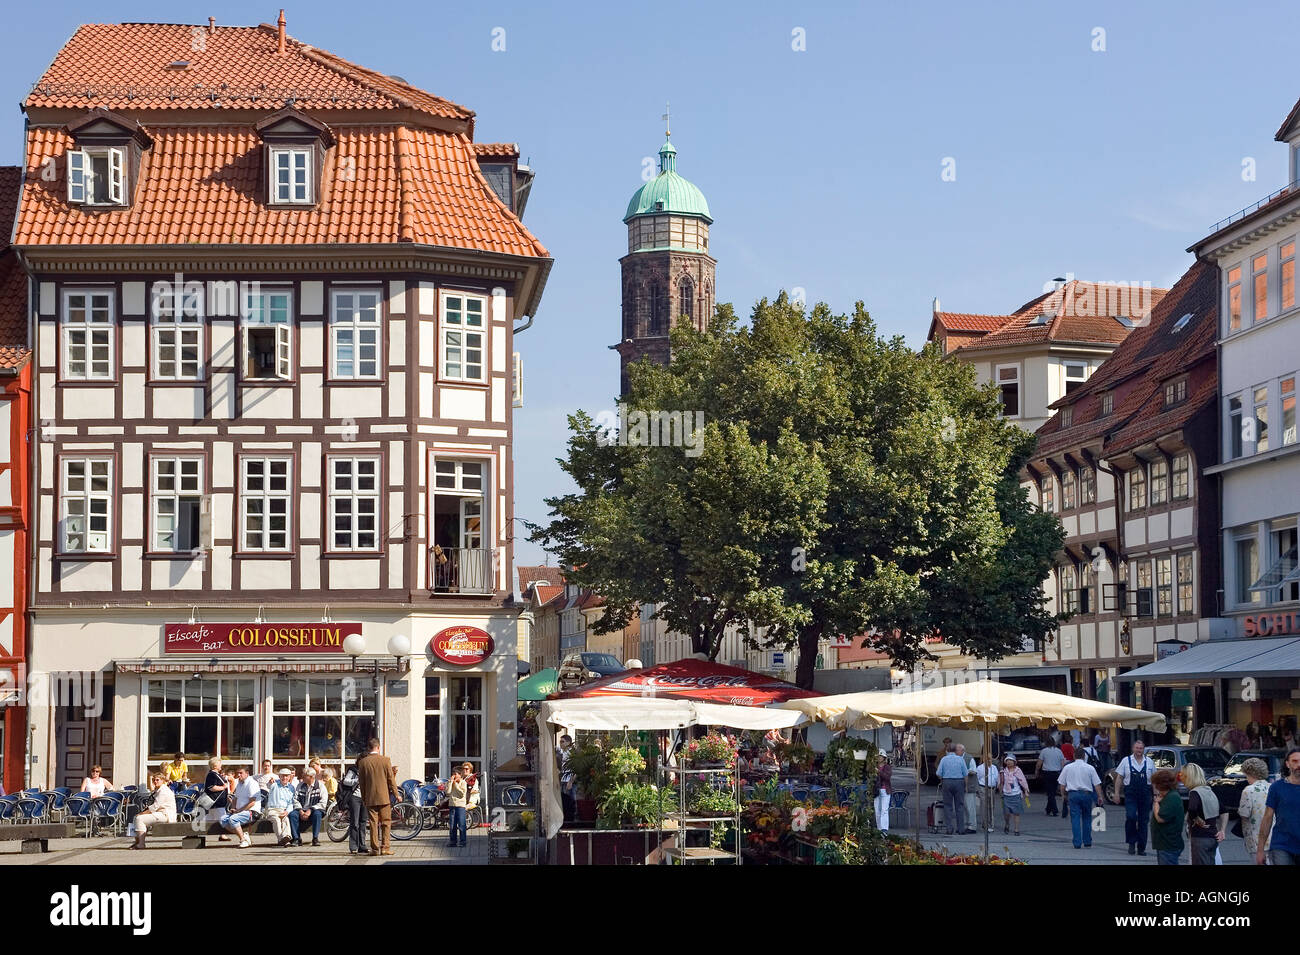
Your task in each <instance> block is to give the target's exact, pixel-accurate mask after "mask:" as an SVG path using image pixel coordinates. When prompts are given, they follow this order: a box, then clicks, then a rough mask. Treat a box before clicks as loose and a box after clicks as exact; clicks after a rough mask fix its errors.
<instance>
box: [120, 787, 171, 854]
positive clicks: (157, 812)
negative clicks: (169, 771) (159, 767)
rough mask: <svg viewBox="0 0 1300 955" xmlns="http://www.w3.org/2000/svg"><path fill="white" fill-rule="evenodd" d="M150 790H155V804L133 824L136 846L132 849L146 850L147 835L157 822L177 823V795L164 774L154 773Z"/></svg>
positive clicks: (150, 805)
mask: <svg viewBox="0 0 1300 955" xmlns="http://www.w3.org/2000/svg"><path fill="white" fill-rule="evenodd" d="M149 788H150V789H151V790H153V802H152V803H150V804H149V807H148V808H147V809H145V811H144V812H142V813H139V814H138V815H137V816H136V817H135V821H134V822H132V823H131V824H132V825H133V826H135V845H133V846H132V847H131V848H132V849H143V848H145V844H144V838H145V835H146V834H147V833H148V832H149V827H150V826H151V825H153V824H154V823H155V822H175V821H176V794H175V793H173V792H172V788H171V787H170V786H168V785H167V777H166V776H165V775H164V774H163V773H154V774H153V775H152V776H150V777H149Z"/></svg>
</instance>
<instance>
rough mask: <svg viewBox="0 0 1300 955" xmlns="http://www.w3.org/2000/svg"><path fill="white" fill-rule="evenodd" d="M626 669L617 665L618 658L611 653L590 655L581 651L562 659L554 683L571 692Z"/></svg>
mask: <svg viewBox="0 0 1300 955" xmlns="http://www.w3.org/2000/svg"><path fill="white" fill-rule="evenodd" d="M626 669H627V667H625V666H623V664H621V663H619V661H618V657H616V656H614V654H612V653H592V652H590V651H586V650H583V651H581V652H579V653H570V654H569V655H568V656H567V657H565V658H564V660H563V661H562V662H561V663H560V667H559V673H558V675H557V676H556V682H558V683H559V685H560V689H561V690H572V689H574V688H575V687H579V686H582V684H584V683H590V682H591V681H592V680H599V679H600V678H601V677H603V676H614V675H615V674H617V673H622V672H623V671H624V670H626Z"/></svg>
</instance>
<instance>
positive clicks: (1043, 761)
mask: <svg viewBox="0 0 1300 955" xmlns="http://www.w3.org/2000/svg"><path fill="white" fill-rule="evenodd" d="M1064 768H1065V753H1063V752H1061V747H1059V746H1057V745H1056V740H1055V739H1052V738H1049V739H1048V741H1047V745H1046V746H1044V747H1043V748H1042V749H1040V750H1039V751H1038V762H1037V764H1036V765H1035V769H1036V771H1037V772H1038V775H1039V776H1041V777H1042V779H1043V790H1044V791H1045V792H1046V793H1047V810H1046V812H1047V815H1049V816H1059V815H1060V814H1061V811H1060V810H1059V809H1057V808H1056V781H1057V779H1058V778H1059V777H1060V775H1061V770H1063V769H1064Z"/></svg>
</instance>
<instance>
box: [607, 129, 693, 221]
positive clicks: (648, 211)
mask: <svg viewBox="0 0 1300 955" xmlns="http://www.w3.org/2000/svg"><path fill="white" fill-rule="evenodd" d="M676 165H677V150H676V149H674V148H673V144H672V143H671V142H667V141H665V142H664V144H663V145H662V146H660V147H659V175H657V176H655V177H654V178H653V179H651V180H650V181H649V182H647V183H646V184H645V185H644V186H642V187H641V188H640V189H638V190H637V191H636V193H635V195H633V196H632V201H631V202H629V203H628V204H627V215H625V216H623V221H624V222H627V221H629V220H630V219H632V218H634V217H636V216H653V215H677V216H698V217H699V218H701V219H703V220H704V221H705V222H710V223H711V222H713V217H712V216H711V215H709V204H708V202H706V201H705V199H704V193H702V192H700V190H699V189H698V188H697V187H696V186H695V184H694V183H693V182H691V181H690V180H688V179H683V178H682V177H681V176H679V175H677V171H676V169H675V168H674V167H675V166H676Z"/></svg>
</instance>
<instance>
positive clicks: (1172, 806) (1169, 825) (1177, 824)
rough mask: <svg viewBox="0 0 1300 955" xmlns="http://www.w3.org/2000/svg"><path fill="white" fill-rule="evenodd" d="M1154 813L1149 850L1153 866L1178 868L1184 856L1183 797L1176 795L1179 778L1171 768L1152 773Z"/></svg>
mask: <svg viewBox="0 0 1300 955" xmlns="http://www.w3.org/2000/svg"><path fill="white" fill-rule="evenodd" d="M1151 789H1152V791H1153V794H1154V800H1155V811H1154V813H1152V816H1151V848H1152V849H1155V850H1156V865H1178V857H1179V856H1181V855H1182V854H1183V797H1182V796H1180V795H1178V778H1177V777H1176V776H1175V775H1174V771H1173V770H1172V769H1157V770H1156V771H1155V772H1154V773H1152V774H1151Z"/></svg>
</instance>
